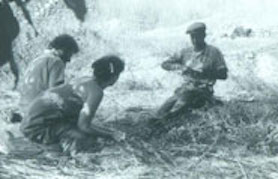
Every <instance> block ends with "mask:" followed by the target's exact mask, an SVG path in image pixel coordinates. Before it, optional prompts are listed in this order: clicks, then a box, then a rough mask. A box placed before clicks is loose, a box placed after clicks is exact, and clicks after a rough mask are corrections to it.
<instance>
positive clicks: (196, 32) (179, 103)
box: [157, 22, 228, 118]
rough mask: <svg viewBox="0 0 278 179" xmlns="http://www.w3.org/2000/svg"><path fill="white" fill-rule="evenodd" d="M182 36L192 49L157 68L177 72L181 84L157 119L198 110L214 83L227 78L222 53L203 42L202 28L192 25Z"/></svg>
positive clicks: (159, 111)
mask: <svg viewBox="0 0 278 179" xmlns="http://www.w3.org/2000/svg"><path fill="white" fill-rule="evenodd" d="M186 33H187V34H189V35H190V38H191V42H192V45H193V46H192V47H189V48H186V49H183V50H181V51H180V52H179V53H177V54H175V55H174V56H172V57H170V59H169V60H167V61H165V62H163V63H162V65H161V66H162V68H163V69H165V70H168V71H171V70H180V71H181V72H182V75H183V78H184V83H183V84H182V85H181V87H179V88H178V89H176V90H175V93H174V95H173V96H172V97H170V98H169V99H168V100H167V101H166V102H165V103H164V104H163V105H162V106H161V107H160V109H159V110H158V112H157V114H158V117H160V118H164V117H167V116H168V117H169V115H170V116H171V115H174V114H177V113H178V114H179V113H180V112H184V111H186V110H188V109H190V108H191V109H192V108H199V107H202V106H203V105H204V104H206V102H208V101H210V100H211V97H212V95H213V86H214V84H215V83H216V80H218V79H221V80H225V79H226V78H227V72H228V69H227V66H226V64H225V61H224V57H223V55H222V53H221V52H220V50H219V49H218V48H216V47H214V46H212V45H208V44H207V43H206V42H205V37H206V25H205V24H204V23H201V22H197V23H193V24H192V25H190V26H189V27H188V29H187V30H186Z"/></svg>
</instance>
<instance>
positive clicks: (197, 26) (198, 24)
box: [186, 22, 206, 34]
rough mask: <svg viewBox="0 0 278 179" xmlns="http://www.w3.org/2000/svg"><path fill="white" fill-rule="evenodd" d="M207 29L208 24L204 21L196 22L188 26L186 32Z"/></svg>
mask: <svg viewBox="0 0 278 179" xmlns="http://www.w3.org/2000/svg"><path fill="white" fill-rule="evenodd" d="M205 30H206V24H204V23H202V22H195V23H193V24H191V25H190V26H189V27H188V28H187V30H186V33H187V34H192V33H196V32H204V31H205Z"/></svg>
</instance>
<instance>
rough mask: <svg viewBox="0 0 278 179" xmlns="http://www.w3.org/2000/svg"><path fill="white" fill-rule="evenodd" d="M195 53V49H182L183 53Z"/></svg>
mask: <svg viewBox="0 0 278 179" xmlns="http://www.w3.org/2000/svg"><path fill="white" fill-rule="evenodd" d="M193 51H194V50H193V47H185V48H182V49H181V53H192V52H193Z"/></svg>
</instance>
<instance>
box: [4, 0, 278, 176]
mask: <svg viewBox="0 0 278 179" xmlns="http://www.w3.org/2000/svg"><path fill="white" fill-rule="evenodd" d="M86 3H87V7H88V13H87V16H86V18H85V22H84V23H81V22H79V21H78V20H77V19H76V18H75V17H74V14H73V13H72V12H71V11H70V10H69V9H67V8H66V6H65V4H64V3H63V1H61V0H36V1H31V2H30V3H29V4H28V9H29V10H30V13H31V16H32V18H33V20H34V24H35V26H36V28H37V29H38V31H39V33H40V35H39V36H37V37H36V36H35V33H34V31H33V29H32V28H31V27H30V26H29V25H28V24H27V21H26V20H25V19H24V18H23V15H22V13H21V11H20V10H19V9H17V7H15V6H14V5H13V8H14V9H13V10H14V12H15V14H16V16H17V18H18V19H19V21H20V26H21V32H20V35H19V37H18V38H17V39H16V41H15V43H14V46H15V48H14V51H15V56H16V60H17V61H18V62H19V64H20V69H21V73H22V74H23V73H24V69H25V68H26V66H27V65H28V64H29V63H32V60H33V59H34V58H36V57H37V56H39V55H40V54H41V53H42V52H43V50H44V49H45V48H46V46H47V44H48V42H49V41H50V40H51V39H53V38H54V37H55V36H57V35H59V34H61V33H68V34H71V35H74V36H75V37H76V39H77V40H78V43H79V44H80V49H81V51H80V53H79V54H78V55H76V56H75V57H74V58H73V60H72V62H71V64H69V66H68V70H67V77H68V81H72V80H74V79H76V78H78V77H83V76H90V75H91V73H92V72H91V70H90V65H91V63H92V62H93V61H94V60H95V59H97V58H98V57H100V56H102V55H105V54H110V53H113V54H118V55H120V56H121V57H122V58H124V59H125V61H126V63H127V68H126V71H125V72H124V73H123V75H122V76H121V78H120V80H119V82H118V83H117V84H116V85H115V86H113V88H111V89H109V90H107V92H106V96H105V99H104V101H103V103H102V104H101V107H100V109H99V111H98V120H102V121H104V122H107V123H112V125H114V127H118V128H119V129H121V130H123V131H125V132H127V134H128V140H127V141H126V142H124V143H122V144H120V145H119V144H113V145H110V144H107V145H108V146H107V147H105V148H104V149H103V150H101V151H99V152H95V153H88V154H84V153H83V154H78V155H77V156H75V157H73V158H71V157H66V156H59V157H57V156H56V155H58V154H55V152H54V153H53V152H43V154H42V153H41V152H40V151H41V149H40V147H38V146H37V148H36V147H35V146H31V147H30V146H29V145H26V144H24V143H22V141H20V140H17V139H16V138H14V137H12V136H11V135H13V136H16V137H20V133H19V132H18V126H17V125H14V124H9V123H8V122H7V121H8V117H9V113H10V111H11V110H14V109H16V108H17V102H18V99H19V94H18V92H16V91H11V88H12V85H13V84H12V82H13V80H11V79H12V78H13V77H12V75H11V74H10V72H9V68H8V67H7V66H5V67H4V68H2V69H1V70H0V77H1V82H0V91H1V93H0V98H1V100H0V118H1V120H0V124H1V126H2V128H1V129H0V135H1V141H0V151H1V153H2V154H1V155H0V158H1V160H0V176H1V178H92V177H93V178H105V179H106V178H121V179H122V178H128V179H129V178H132V179H133V178H140V179H141V178H142V179H143V178H221V179H222V178H277V177H278V172H277V168H278V158H277V157H276V155H277V152H278V148H277V144H278V136H277V134H278V133H277V132H278V130H277V116H278V112H277V108H278V105H277V100H278V98H277V94H278V93H277V92H278V90H277V87H278V72H277V68H278V59H277V58H278V48H277V47H278V41H277V36H278V25H277V24H278V19H277V18H275V17H276V16H277V9H278V1H277V2H276V1H274V0H234V1H228V0H199V1H196V0H171V1H170V0H128V1H126V0H117V1H116V0H91V1H89V0H87V1H86ZM195 21H203V22H205V23H206V24H207V27H208V31H207V34H208V36H207V42H208V43H209V44H212V45H215V46H217V47H219V48H220V49H221V51H222V52H223V53H224V55H225V60H226V62H227V65H228V68H229V79H228V80H226V81H222V82H221V81H220V82H217V84H216V87H215V95H216V96H218V97H220V98H221V99H222V101H223V102H224V105H222V106H216V107H213V108H208V109H201V110H196V111H193V112H192V113H190V114H187V115H185V116H181V117H180V120H175V121H168V122H167V123H165V126H164V127H162V128H159V132H158V134H156V135H155V136H154V137H150V136H149V135H148V134H149V131H150V130H153V129H151V128H150V127H148V126H147V125H144V124H145V123H144V122H145V119H146V118H147V116H148V111H150V110H152V109H155V108H157V107H158V106H159V105H160V104H161V103H162V102H163V101H164V100H165V99H167V97H169V96H170V95H171V94H172V93H173V91H174V89H175V88H176V87H178V86H179V85H180V84H181V82H182V79H181V77H180V75H179V74H178V73H176V72H167V71H163V70H162V69H161V68H160V64H161V63H162V62H163V61H164V60H166V59H167V58H168V57H169V56H170V55H171V54H173V53H175V52H177V51H178V50H180V49H181V48H184V47H187V46H189V45H190V41H189V38H188V36H186V34H185V33H184V32H185V29H186V27H187V26H188V25H189V24H191V23H192V22H195ZM237 27H243V28H250V29H252V33H251V36H249V37H240V36H234V34H233V31H234V29H235V28H237ZM160 129H161V130H160ZM11 138H12V139H13V140H11ZM146 138H147V139H148V140H147V139H146ZM36 151H38V152H37V153H36Z"/></svg>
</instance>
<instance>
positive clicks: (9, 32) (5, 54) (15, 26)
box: [0, 1, 20, 66]
mask: <svg viewBox="0 0 278 179" xmlns="http://www.w3.org/2000/svg"><path fill="white" fill-rule="evenodd" d="M19 31H20V29H19V23H18V21H17V19H16V18H15V17H14V15H13V11H12V9H11V7H10V5H9V3H8V2H6V1H3V2H0V66H2V65H4V64H6V63H7V62H8V61H9V60H10V59H9V57H10V54H11V53H12V41H13V40H14V39H15V38H16V37H17V35H18V34H19Z"/></svg>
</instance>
